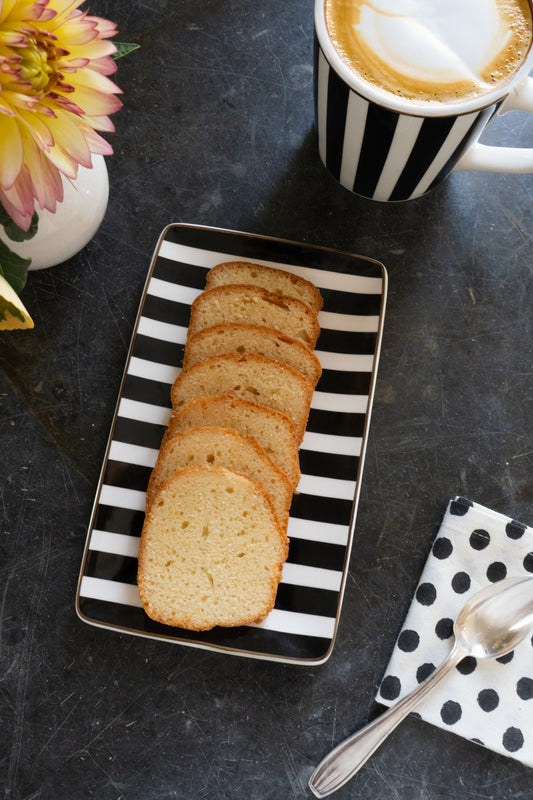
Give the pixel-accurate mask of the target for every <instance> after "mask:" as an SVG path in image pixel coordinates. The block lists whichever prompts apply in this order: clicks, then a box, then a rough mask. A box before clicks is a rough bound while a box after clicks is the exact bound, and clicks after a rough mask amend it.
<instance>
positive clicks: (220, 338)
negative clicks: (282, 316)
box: [183, 322, 322, 387]
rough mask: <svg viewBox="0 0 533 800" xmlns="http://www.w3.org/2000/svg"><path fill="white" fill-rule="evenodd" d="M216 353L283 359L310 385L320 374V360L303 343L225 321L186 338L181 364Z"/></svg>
mask: <svg viewBox="0 0 533 800" xmlns="http://www.w3.org/2000/svg"><path fill="white" fill-rule="evenodd" d="M219 353H257V354H258V355H261V356H267V357H268V358H274V359H277V360H278V361H283V362H284V364H288V365H289V366H290V367H294V369H297V370H298V372H302V373H303V374H304V375H305V377H306V378H308V379H309V380H310V381H311V383H312V384H313V387H315V386H316V385H317V383H318V379H319V378H320V375H321V374H322V367H321V365H320V361H319V360H318V358H317V357H316V355H315V354H314V353H313V351H312V350H310V349H309V348H308V347H307V345H305V344H304V343H303V342H301V341H300V340H299V339H293V338H292V337H290V336H286V335H285V334H284V333H280V332H279V331H277V330H275V328H269V327H268V326H266V325H251V324H248V323H242V322H228V323H221V324H220V325H211V326H210V327H209V328H203V329H202V330H200V331H198V332H197V333H195V334H193V335H192V336H188V337H187V344H186V345H185V355H184V358H183V367H184V369H186V368H187V367H190V366H191V364H194V363H196V361H201V360H202V359H203V358H207V357H208V356H214V355H217V354H219Z"/></svg>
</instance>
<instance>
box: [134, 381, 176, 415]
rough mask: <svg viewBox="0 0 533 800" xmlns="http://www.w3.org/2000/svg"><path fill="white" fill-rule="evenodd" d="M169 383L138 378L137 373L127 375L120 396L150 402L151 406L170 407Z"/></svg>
mask: <svg viewBox="0 0 533 800" xmlns="http://www.w3.org/2000/svg"><path fill="white" fill-rule="evenodd" d="M170 388H171V384H170V383H163V382H162V381H152V380H149V379H148V378H139V376H138V375H127V376H126V380H125V381H124V387H123V390H122V396H123V397H124V398H125V399H127V400H137V401H138V402H140V403H150V404H151V405H153V406H161V407H162V408H170V407H171V405H172V404H171V402H170Z"/></svg>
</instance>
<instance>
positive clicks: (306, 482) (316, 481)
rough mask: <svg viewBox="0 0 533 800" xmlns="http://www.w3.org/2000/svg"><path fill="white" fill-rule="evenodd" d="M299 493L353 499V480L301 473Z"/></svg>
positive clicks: (337, 498) (336, 498)
mask: <svg viewBox="0 0 533 800" xmlns="http://www.w3.org/2000/svg"><path fill="white" fill-rule="evenodd" d="M298 492H299V493H300V494H310V495H312V496H313V497H333V498H335V500H353V497H354V494H355V480H353V481H345V480H342V479H341V478H324V477H323V476H321V475H320V476H318V475H302V477H301V478H300V482H299V484H298Z"/></svg>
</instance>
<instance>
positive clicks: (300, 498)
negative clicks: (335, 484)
mask: <svg viewBox="0 0 533 800" xmlns="http://www.w3.org/2000/svg"><path fill="white" fill-rule="evenodd" d="M351 510H352V502H351V500H339V499H338V498H335V497H322V496H320V495H310V494H302V493H300V494H295V495H294V497H293V499H292V505H291V516H292V517H298V519H311V520H314V521H315V522H334V523H336V524H337V525H346V523H347V521H348V520H349V519H350V514H351Z"/></svg>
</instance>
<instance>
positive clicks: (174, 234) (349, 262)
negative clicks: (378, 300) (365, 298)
mask: <svg viewBox="0 0 533 800" xmlns="http://www.w3.org/2000/svg"><path fill="white" fill-rule="evenodd" d="M166 239H167V240H168V241H173V242H176V243H177V244H182V245H184V246H187V247H197V248H198V249H201V250H212V251H214V255H213V264H215V263H217V259H218V260H220V259H219V258H218V254H219V253H221V252H222V253H231V254H232V258H233V257H235V258H243V259H246V258H252V259H253V260H254V261H277V262H280V263H282V264H283V263H285V264H293V265H294V266H301V267H312V268H313V269H324V270H327V271H328V272H339V273H346V274H348V275H361V276H364V277H368V278H382V277H383V269H382V267H381V264H379V262H376V261H372V260H370V259H367V258H364V257H363V256H357V255H354V254H352V253H347V252H342V251H337V250H330V249H328V248H327V247H321V246H320V245H314V244H304V243H302V242H290V241H286V240H284V239H269V238H268V237H266V236H256V235H254V234H246V233H244V234H243V233H239V234H235V233H233V232H232V231H224V230H209V229H205V228H194V227H191V226H183V227H181V226H179V225H175V226H172V227H171V228H169V230H168V231H167V235H166Z"/></svg>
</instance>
